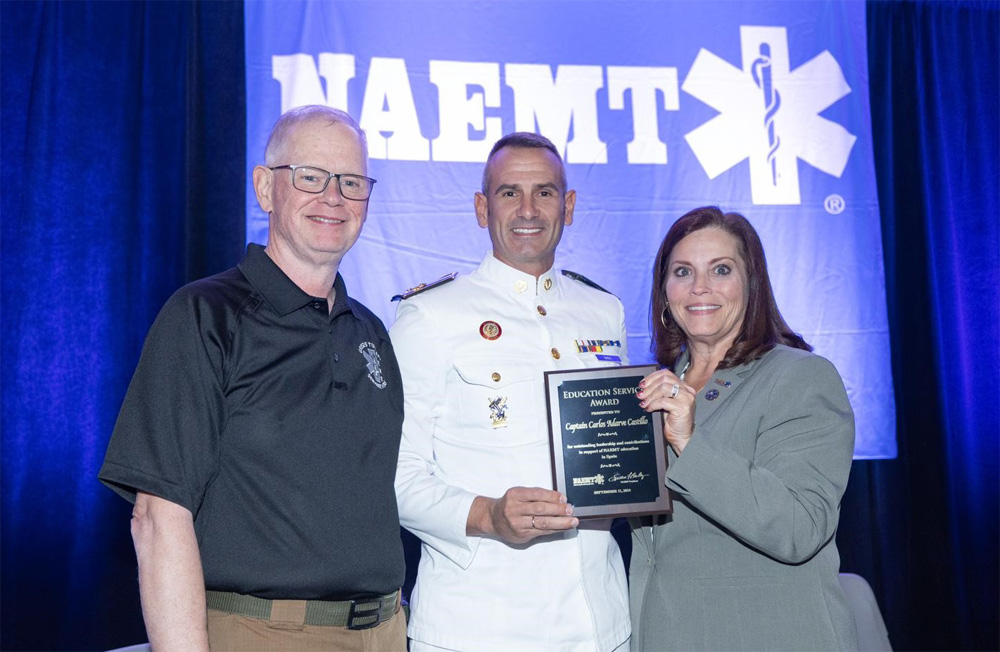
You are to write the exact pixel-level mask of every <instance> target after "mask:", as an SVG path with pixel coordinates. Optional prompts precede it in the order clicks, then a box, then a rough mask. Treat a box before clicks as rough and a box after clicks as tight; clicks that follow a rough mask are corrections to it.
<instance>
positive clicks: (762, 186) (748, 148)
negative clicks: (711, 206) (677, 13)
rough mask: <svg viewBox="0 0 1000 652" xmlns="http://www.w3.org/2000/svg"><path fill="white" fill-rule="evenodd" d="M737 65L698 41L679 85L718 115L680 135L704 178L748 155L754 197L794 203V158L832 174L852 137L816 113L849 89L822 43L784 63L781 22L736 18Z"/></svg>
mask: <svg viewBox="0 0 1000 652" xmlns="http://www.w3.org/2000/svg"><path fill="white" fill-rule="evenodd" d="M740 40H741V49H742V54H743V69H742V70H741V69H739V68H736V67H735V66H733V65H731V64H729V63H728V62H726V61H725V60H723V59H721V58H719V57H718V56H716V55H714V54H712V53H711V52H709V51H708V50H705V49H704V48H702V49H701V50H700V51H699V52H698V56H697V57H696V58H695V60H694V63H693V64H692V65H691V70H690V71H689V72H688V75H687V78H686V79H685V80H684V84H683V85H682V86H681V89H682V90H684V92H686V93H689V94H690V95H693V96H694V97H696V98H698V99H699V100H701V101H702V102H704V103H706V104H708V105H709V106H711V107H712V108H713V109H716V110H717V111H719V112H720V115H718V116H716V117H714V118H712V119H711V120H709V121H708V122H706V123H705V124H703V125H701V126H700V127H698V128H697V129H694V130H693V131H690V132H688V133H687V134H686V135H685V136H684V139H685V140H687V142H688V145H690V146H691V149H692V150H693V151H694V154H695V156H696V157H698V162H699V163H701V166H702V167H703V168H704V169H705V172H706V174H708V177H709V179H714V178H715V177H717V176H719V175H720V174H722V173H723V172H725V171H726V170H728V169H730V168H731V167H733V166H734V165H736V164H737V163H739V162H741V161H742V160H743V159H745V158H747V157H749V158H750V193H751V197H752V199H753V203H754V204H800V203H802V202H801V196H800V194H799V170H798V159H802V160H803V161H805V162H806V163H808V164H810V165H812V166H813V167H815V168H817V169H819V170H821V171H823V172H825V173H827V174H830V175H833V176H835V177H838V178H839V177H840V175H841V174H843V172H844V168H845V167H846V166H847V159H848V156H849V155H850V153H851V148H852V147H854V142H855V141H856V140H857V137H856V136H854V135H853V134H851V133H850V132H848V131H847V129H845V128H844V127H842V126H841V125H839V124H837V123H835V122H832V121H830V120H827V119H826V118H821V117H820V116H819V113H820V112H821V111H823V110H825V109H826V108H827V107H829V106H831V105H832V104H833V103H835V102H836V101H837V100H839V99H840V98H842V97H844V96H845V95H847V94H848V93H850V92H851V87H850V86H848V85H847V81H846V80H845V79H844V73H843V71H842V70H841V68H840V64H838V63H837V61H836V60H835V59H834V58H833V55H831V54H830V53H829V51H826V50H824V51H823V52H821V53H820V54H818V55H817V56H815V57H813V58H812V59H810V60H809V61H807V62H806V63H804V64H802V65H801V66H799V67H798V68H796V69H795V70H790V69H789V68H790V66H789V59H788V33H787V31H786V30H785V28H784V27H751V26H746V25H742V26H740Z"/></svg>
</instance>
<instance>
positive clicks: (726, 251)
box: [664, 228, 748, 351]
mask: <svg viewBox="0 0 1000 652" xmlns="http://www.w3.org/2000/svg"><path fill="white" fill-rule="evenodd" d="M666 279H667V280H666V283H665V285H664V291H665V292H666V295H667V302H668V306H669V308H670V314H671V315H672V316H673V318H674V320H675V321H676V322H677V324H678V325H679V326H680V327H681V330H683V331H684V334H685V335H686V336H687V338H688V342H689V343H690V344H692V345H695V346H699V345H700V346H706V347H708V348H710V349H712V350H721V351H726V350H728V349H729V347H730V346H731V345H732V343H733V342H734V341H735V340H736V336H737V335H738V334H739V332H740V326H742V324H743V317H744V315H745V314H746V309H747V294H748V290H747V278H746V263H745V261H744V260H743V258H742V256H740V253H739V241H738V240H737V239H736V238H735V237H733V236H732V235H731V234H729V233H728V232H726V231H724V230H722V229H718V228H705V229H701V230H699V231H695V232H693V233H690V234H688V235H687V236H686V237H684V238H683V239H682V240H681V241H680V242H678V243H677V245H676V246H675V247H674V249H673V251H672V252H671V253H670V261H669V263H668V264H667V276H666Z"/></svg>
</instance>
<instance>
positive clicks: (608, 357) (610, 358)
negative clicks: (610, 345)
mask: <svg viewBox="0 0 1000 652" xmlns="http://www.w3.org/2000/svg"><path fill="white" fill-rule="evenodd" d="M594 357H595V358H597V359H598V360H600V361H601V362H621V361H622V359H621V358H620V357H618V356H617V355H608V354H607V353H597V354H595V355H594Z"/></svg>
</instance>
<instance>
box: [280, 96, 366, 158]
mask: <svg viewBox="0 0 1000 652" xmlns="http://www.w3.org/2000/svg"><path fill="white" fill-rule="evenodd" d="M313 120H327V121H328V122H329V124H330V125H335V124H338V123H342V124H345V125H347V126H348V127H350V128H351V129H353V130H354V131H355V132H356V133H357V134H358V137H359V138H360V139H361V147H362V149H363V150H364V153H365V158H366V159H367V158H368V138H367V137H366V136H365V131H364V129H362V128H361V125H359V124H358V122H357V120H355V119H354V118H352V117H351V116H350V115H348V113H347V112H346V111H341V110H340V109H335V108H333V107H331V106H324V105H322V104H308V105H306V106H299V107H295V108H294V109H289V110H288V111H285V112H284V113H282V114H281V117H279V118H278V120H277V121H276V122H275V123H274V126H273V127H271V135H270V136H268V137H267V146H266V147H265V148H264V163H265V164H266V165H279V164H283V163H281V162H280V161H279V158H280V156H281V155H282V154H283V149H284V147H285V143H286V142H288V138H289V136H291V134H292V132H293V131H295V128H296V127H298V126H299V125H301V124H303V123H306V122H311V121H313Z"/></svg>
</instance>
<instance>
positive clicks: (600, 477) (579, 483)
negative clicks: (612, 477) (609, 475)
mask: <svg viewBox="0 0 1000 652" xmlns="http://www.w3.org/2000/svg"><path fill="white" fill-rule="evenodd" d="M594 484H604V474H602V473H598V474H597V475H590V476H587V477H585V478H573V486H574V487H589V486H590V485H594Z"/></svg>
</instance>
